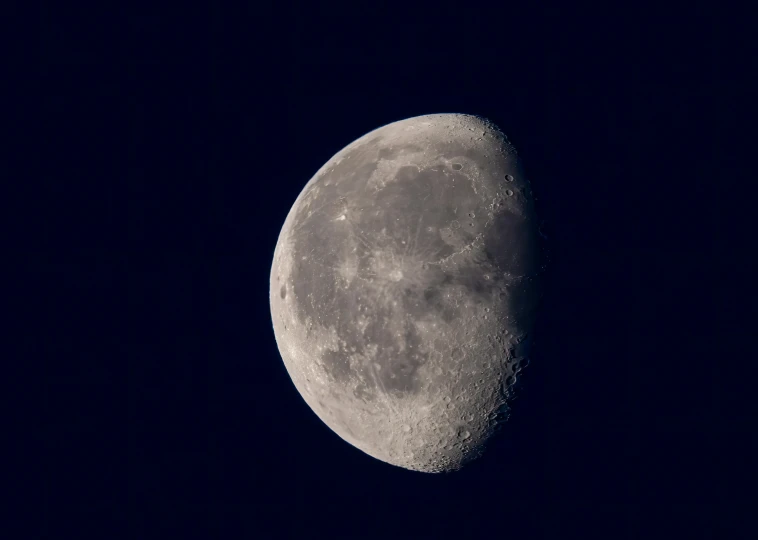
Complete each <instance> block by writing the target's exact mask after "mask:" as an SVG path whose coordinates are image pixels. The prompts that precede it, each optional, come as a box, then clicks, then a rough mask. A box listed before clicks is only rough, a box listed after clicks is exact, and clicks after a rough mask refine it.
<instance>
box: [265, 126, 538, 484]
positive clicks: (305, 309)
mask: <svg viewBox="0 0 758 540" xmlns="http://www.w3.org/2000/svg"><path fill="white" fill-rule="evenodd" d="M540 242H541V240H540V235H539V233H538V223H537V221H536V215H535V210H534V200H533V197H532V193H531V188H530V184H529V182H528V181H527V179H526V177H525V175H524V171H523V167H522V165H521V163H520V160H519V158H518V156H517V153H516V151H515V149H514V148H513V146H512V145H511V144H510V143H509V142H508V140H507V138H506V137H505V136H504V135H503V133H502V132H501V131H500V130H499V129H498V128H497V127H496V126H494V125H493V124H492V123H490V122H488V121H487V120H485V119H483V118H480V117H477V116H471V115H464V114H433V115H426V116H420V117H415V118H409V119H407V120H402V121H399V122H394V123H392V124H388V125H386V126H383V127H381V128H379V129H376V130H374V131H371V132H370V133H367V134H366V135H364V136H362V137H360V138H359V139H357V140H356V141H354V142H353V143H351V144H350V145H348V146H347V147H345V148H344V149H342V150H341V151H340V152H338V153H337V154H336V155H335V156H334V157H333V158H332V159H330V160H329V161H328V162H327V163H326V164H325V165H324V166H323V167H322V168H321V169H320V170H319V171H318V172H317V173H316V174H315V176H314V177H313V178H312V179H311V180H310V181H309V182H308V183H307V185H306V186H305V187H304V189H303V190H302V192H301V193H300V195H299V196H298V198H297V200H296V201H295V203H294V205H293V206H292V209H291V210H290V212H289V214H288V216H287V218H286V220H285V223H284V225H283V227H282V230H281V233H280V236H279V240H278V242H277V245H276V249H275V252H274V259H273V264H272V268H271V278H270V279H271V281H270V304H271V314H272V321H273V326H274V333H275V336H276V340H277V344H278V346H279V350H280V352H281V355H282V358H283V360H284V364H285V367H286V369H287V371H288V373H289V375H290V377H291V378H292V381H293V383H294V384H295V387H296V388H297V390H298V392H299V393H300V394H301V396H302V397H303V399H304V400H305V401H306V403H307V404H308V405H309V406H310V407H311V409H312V410H313V411H314V412H315V413H316V414H317V415H318V416H319V418H320V419H321V420H322V421H323V422H324V423H326V424H327V425H328V426H329V427H330V428H331V429H332V430H333V431H334V432H335V433H337V434H338V435H339V436H340V437H342V438H343V439H344V440H345V441H347V442H349V443H350V444H352V445H353V446H355V447H357V448H359V449H360V450H362V451H364V452H365V453H367V454H369V455H371V456H373V457H375V458H377V459H380V460H382V461H385V462H387V463H391V464H393V465H397V466H400V467H404V468H407V469H412V470H416V471H424V472H441V471H449V470H455V469H458V468H460V467H461V466H462V465H463V464H465V463H466V462H468V461H470V460H471V459H473V458H475V457H477V456H479V455H480V454H481V453H482V451H483V449H484V447H485V444H486V442H487V441H488V440H489V439H490V438H491V437H492V435H493V433H494V432H495V431H496V430H497V427H498V425H499V424H500V423H501V422H502V421H503V420H504V419H505V418H506V417H507V411H508V402H509V399H510V398H511V397H512V395H513V385H514V383H515V380H516V378H517V377H518V376H519V375H520V373H521V370H522V368H523V366H524V365H525V363H526V359H527V358H528V352H529V344H530V342H531V336H530V331H531V329H532V325H533V322H534V319H535V316H536V312H537V308H538V304H539V298H540V294H541V292H540V275H541V271H542V259H541V246H540Z"/></svg>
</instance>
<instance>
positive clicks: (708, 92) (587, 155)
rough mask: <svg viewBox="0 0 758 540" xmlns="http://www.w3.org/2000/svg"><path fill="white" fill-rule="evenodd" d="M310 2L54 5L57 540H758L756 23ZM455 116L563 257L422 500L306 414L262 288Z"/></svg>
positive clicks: (53, 526)
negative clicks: (321, 181) (508, 385)
mask: <svg viewBox="0 0 758 540" xmlns="http://www.w3.org/2000/svg"><path fill="white" fill-rule="evenodd" d="M311 4H312V6H311V7H295V6H292V7H290V8H277V9H276V10H275V9H274V8H273V7H270V6H269V7H267V4H265V3H264V4H258V7H256V8H250V9H249V10H248V11H245V12H237V13H233V12H229V13H224V12H222V10H221V9H220V8H214V9H210V8H207V7H204V8H197V7H193V6H195V5H194V4H191V3H190V4H189V5H188V6H185V7H184V8H182V10H181V11H177V12H173V11H169V10H163V11H160V10H156V9H152V8H151V9H145V10H142V11H140V10H139V9H138V8H129V9H128V10H125V9H121V8H119V9H116V8H114V7H112V6H111V4H110V3H108V2H105V3H102V6H101V7H99V8H97V11H92V10H91V6H88V7H87V8H86V9H81V10H80V11H79V12H77V10H76V9H74V8H72V7H70V6H66V7H65V8H62V7H53V6H52V4H50V5H46V6H43V14H42V19H41V44H40V51H41V61H40V64H39V66H40V75H41V77H42V81H43V86H42V88H43V89H44V92H43V100H42V102H41V114H42V119H43V120H42V123H41V126H40V130H39V136H40V137H41V140H40V143H39V146H40V148H42V149H44V150H46V154H47V152H51V156H50V157H49V158H46V159H45V160H44V162H43V164H42V166H43V168H44V171H45V172H44V175H43V177H44V179H45V189H43V190H42V191H40V192H39V193H36V194H35V199H34V200H35V202H34V205H35V208H34V210H39V211H40V216H44V219H39V220H33V223H32V224H31V225H30V226H29V227H28V228H26V229H24V230H23V232H22V233H20V235H21V238H22V239H24V244H25V245H26V246H30V247H28V249H26V250H25V253H26V256H27V258H28V259H29V261H28V262H29V263H30V264H31V272H30V275H32V276H33V277H35V278H38V279H39V286H37V287H36V288H35V289H34V290H35V292H34V293H33V294H31V295H30V296H28V297H26V298H25V299H24V302H23V306H24V309H25V311H24V313H25V314H28V315H30V316H33V317H35V318H39V317H41V319H42V320H43V322H44V324H40V323H37V322H35V323H31V322H29V324H28V325H25V326H23V328H22V334H21V335H22V336H23V337H24V339H25V340H26V344H27V351H28V352H32V353H33V354H36V355H40V356H44V357H45V358H48V359H50V362H51V363H50V367H49V368H48V369H46V370H45V373H44V381H45V385H46V387H45V388H46V395H47V401H46V403H45V405H46V407H47V409H48V411H47V412H48V415H47V422H46V424H45V427H44V429H43V430H42V431H41V432H40V440H41V447H42V449H43V452H44V454H45V457H46V458H47V460H48V463H49V465H48V466H46V468H45V469H44V470H45V471H47V472H46V475H45V478H44V482H45V489H44V491H43V493H44V495H45V497H46V501H45V504H44V506H43V515H42V516H40V519H39V522H41V523H42V524H43V525H44V526H45V527H46V528H47V529H48V533H49V537H50V538H83V537H90V536H92V537H98V538H115V537H117V536H119V535H120V534H123V535H124V537H126V538H147V537H156V538H190V537H193V538H195V537H197V538H236V537H243V536H244V537H247V538H251V537H252V538H290V537H292V538H294V537H297V538H302V537H306V538H355V539H360V538H448V537H451V538H452V537H454V536H455V537H456V538H483V537H485V535H487V536H488V537H493V538H500V537H502V538H511V537H513V538H522V537H523V538H532V539H534V538H592V537H598V538H605V539H615V538H619V539H622V538H680V537H681V538H690V537H693V535H692V533H691V531H699V532H700V533H701V534H704V535H705V537H710V538H728V539H731V538H749V537H751V536H750V535H748V534H747V531H748V526H749V520H751V519H753V518H754V517H755V509H756V508H758V504H757V503H758V435H756V418H757V416H756V408H755V397H754V395H755V394H754V384H752V382H751V381H752V380H754V378H753V376H752V375H751V374H750V373H749V371H750V370H751V369H752V367H751V366H750V365H749V362H754V361H755V358H756V356H755V355H754V354H750V353H748V352H747V350H746V347H745V344H746V343H747V341H748V339H749V337H750V335H749V332H750V329H748V328H746V326H747V325H746V324H745V323H746V321H748V320H750V317H751V313H752V316H753V317H754V316H755V308H754V307H753V306H752V304H748V300H749V295H748V293H747V290H746V289H743V288H742V286H741V285H740V283H741V282H744V281H747V280H748V279H749V278H750V277H751V276H752V275H753V268H754V267H751V266H749V265H748V263H747V262H742V259H741V258H746V257H745V256H746V254H748V252H749V251H750V247H751V246H753V247H754V240H750V239H749V235H748V230H749V225H748V220H749V219H750V218H751V217H752V213H750V212H749V211H748V210H749V209H747V208H745V207H746V206H747V204H746V201H747V200H749V196H748V191H749V188H748V187H747V183H743V181H742V175H743V169H742V168H741V166H740V163H739V161H738V155H739V154H740V153H741V152H742V151H743V150H746V149H747V144H748V143H747V141H748V138H747V137H745V136H744V135H745V132H746V127H744V121H743V117H744V116H745V114H746V113H744V112H743V111H744V108H743V105H742V102H743V101H744V100H745V98H746V97H747V96H748V92H747V87H746V86H745V85H744V84H743V82H744V77H743V76H741V75H740V72H741V70H742V69H743V66H745V65H746V64H744V63H743V56H742V55H743V54H744V55H746V56H745V58H748V57H749V56H748V55H747V53H746V52H745V49H744V47H746V46H747V37H746V36H748V35H749V34H748V33H746V32H747V28H743V29H739V28H738V27H737V26H733V25H732V22H734V21H735V20H737V19H739V17H737V16H736V15H734V14H727V13H726V12H721V11H718V12H717V11H715V10H713V9H711V8H708V7H705V4H687V6H686V8H685V7H682V8H681V9H669V10H666V9H662V8H660V7H659V6H658V7H656V8H655V9H653V8H650V9H644V6H640V5H637V6H636V8H635V10H634V11H630V12H625V11H623V10H621V9H620V8H619V11H618V12H616V11H612V10H610V9H608V10H606V11H605V12H603V11H597V8H593V9H591V10H589V9H588V10H576V11H575V10H573V9H569V8H566V7H564V8H557V9H553V10H551V9H547V8H544V9H542V10H541V11H539V10H534V9H533V10H531V12H529V13H527V10H526V9H518V10H516V9H513V8H511V7H507V6H506V5H503V6H501V7H500V8H495V7H494V6H495V4H494V3H493V4H492V6H493V7H492V8H487V9H485V8H481V9H474V8H473V7H469V8H468V9H467V10H465V11H463V10H461V8H460V6H456V5H454V4H445V3H442V4H439V5H438V6H437V8H435V10H434V13H435V14H434V15H433V16H430V15H429V12H428V11H424V10H422V9H421V8H420V7H418V8H413V7H412V6H410V5H408V6H406V7H405V8H404V10H405V11H404V12H403V15H402V16H401V15H400V14H399V13H398V12H396V11H392V10H389V9H388V8H387V9H385V8H381V7H376V6H373V5H371V6H363V5H360V6H357V8H355V9H354V10H353V11H352V12H350V11H344V10H343V9H342V8H339V9H338V8H337V7H336V5H335V6H334V7H332V8H329V9H328V10H327V9H326V8H325V7H324V6H323V5H321V3H320V2H313V3H311ZM408 4H412V3H408ZM498 5H499V4H498ZM319 6H320V7H319ZM414 9H415V10H416V11H417V12H416V11H414ZM614 9H615V8H614ZM437 112H464V113H472V114H480V115H483V116H486V117H488V118H489V119H491V120H493V121H494V122H495V123H496V124H498V125H499V126H500V127H501V128H502V129H503V131H504V132H505V133H506V134H507V135H508V136H509V138H510V139H511V141H512V142H513V143H514V144H515V146H516V148H517V149H518V150H519V153H520V155H521V156H522V158H523V160H524V163H525V166H526V167H527V172H528V173H529V176H530V178H531V180H532V182H533V184H534V188H535V191H536V195H537V196H538V198H539V199H538V204H539V205H540V206H539V207H538V209H539V210H540V212H541V215H542V217H543V218H544V220H545V221H546V226H545V230H546V232H547V234H548V236H549V240H550V245H551V252H552V264H551V268H550V274H549V276H550V280H549V288H548V294H547V296H546V300H545V303H544V306H543V311H542V318H541V319H540V321H539V325H538V329H537V332H536V334H535V336H536V337H535V339H536V345H535V351H534V357H533V359H532V362H531V364H530V366H529V368H528V369H527V370H526V373H525V377H524V379H523V381H524V382H523V385H522V387H521V390H520V394H519V398H518V399H517V400H516V402H515V403H514V408H513V414H512V418H511V421H510V422H509V423H508V424H507V425H506V427H505V428H504V429H503V431H502V433H501V434H500V436H499V438H498V439H497V440H496V441H495V442H494V443H493V444H492V446H491V448H490V449H489V450H488V452H487V453H486V454H485V456H484V457H483V458H482V459H481V460H479V461H477V462H475V463H474V464H472V465H470V466H469V467H468V468H466V469H464V470H462V471H460V472H457V473H453V474H445V475H426V474H421V473H414V472H410V471H405V470H402V469H399V468H395V467H392V466H389V465H386V464H383V463H381V462H379V461H377V460H375V459H373V458H371V457H368V456H366V455H364V454H363V453H361V452H360V451H358V450H356V449H354V448H353V447H352V446H350V445H349V444H347V443H345V442H343V441H342V440H341V439H339V437H338V436H337V435H335V434H334V433H332V432H331V431H330V430H329V429H328V428H327V427H326V426H325V425H324V424H322V423H321V421H320V420H319V419H318V418H317V417H316V416H315V414H313V413H312V412H311V411H310V409H309V408H308V407H307V405H306V404H305V402H304V401H303V400H302V399H301V398H300V396H299V395H298V393H297V392H296V390H295V388H294V386H293V385H292V383H291V382H290V380H289V377H288V375H287V373H286V371H285V369H284V365H283V363H282V361H281V358H280V356H279V354H278V351H277V347H276V343H275V341H274V334H273V329H272V325H271V319H270V312H269V307H268V277H269V270H270V265H271V260H272V256H273V249H274V246H275V243H276V240H277V236H278V234H279V230H280V228H281V225H282V224H283V222H284V219H285V216H286V214H287V212H288V211H289V208H290V206H291V205H292V203H293V202H294V200H295V198H296V197H297V195H298V193H299V192H300V190H301V189H302V187H303V186H304V185H305V183H306V182H307V181H308V180H309V179H310V178H311V177H312V175H313V174H314V173H315V172H316V171H317V170H318V169H319V168H320V167H321V165H323V164H324V163H325V162H326V161H327V160H328V159H329V158H330V157H331V156H332V155H333V154H335V153H336V152H337V151H338V150H340V149H341V148H342V147H344V146H345V145H347V144H348V143H350V142H351V141H353V140H354V139H356V138H357V137H359V136H361V135H363V134H364V133H366V132H368V131H370V130H372V129H374V128H377V127H379V126H381V125H384V124H387V123H389V122H392V121H395V120H400V119H403V118H407V117H410V116H416V115H421V114H429V113H437ZM37 159H39V157H37ZM753 183H754V182H753ZM733 199H734V200H733ZM753 212H754V211H753ZM27 235H28V239H27ZM19 320H25V319H19ZM30 321H31V319H30Z"/></svg>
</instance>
